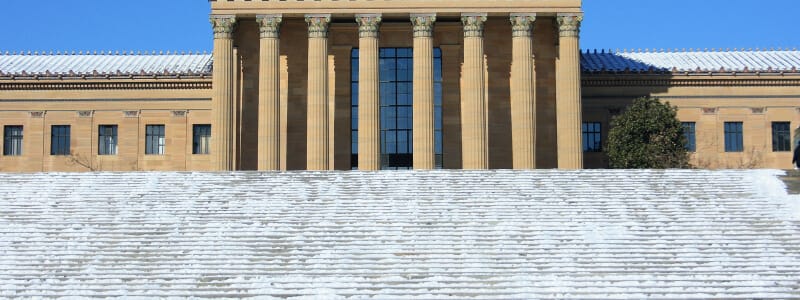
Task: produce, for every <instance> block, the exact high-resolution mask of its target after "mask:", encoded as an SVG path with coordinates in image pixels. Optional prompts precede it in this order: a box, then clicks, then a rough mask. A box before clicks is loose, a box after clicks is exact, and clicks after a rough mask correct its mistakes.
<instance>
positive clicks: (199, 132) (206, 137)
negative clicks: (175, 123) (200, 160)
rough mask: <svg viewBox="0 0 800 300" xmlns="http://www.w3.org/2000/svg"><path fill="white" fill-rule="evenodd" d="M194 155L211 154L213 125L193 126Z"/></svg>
mask: <svg viewBox="0 0 800 300" xmlns="http://www.w3.org/2000/svg"><path fill="white" fill-rule="evenodd" d="M192 154H193V155H209V154H211V124H192Z"/></svg>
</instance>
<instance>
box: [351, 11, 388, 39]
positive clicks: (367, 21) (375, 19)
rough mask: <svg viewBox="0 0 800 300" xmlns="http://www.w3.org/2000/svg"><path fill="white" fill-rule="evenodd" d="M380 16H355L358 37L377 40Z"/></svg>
mask: <svg viewBox="0 0 800 300" xmlns="http://www.w3.org/2000/svg"><path fill="white" fill-rule="evenodd" d="M381 20H382V18H381V15H380V14H360V15H356V23H358V37H362V38H377V37H378V35H379V34H380V28H381Z"/></svg>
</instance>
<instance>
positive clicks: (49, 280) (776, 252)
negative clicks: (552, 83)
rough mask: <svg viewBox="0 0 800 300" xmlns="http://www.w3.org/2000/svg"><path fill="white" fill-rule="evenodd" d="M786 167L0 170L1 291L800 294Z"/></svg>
mask: <svg viewBox="0 0 800 300" xmlns="http://www.w3.org/2000/svg"><path fill="white" fill-rule="evenodd" d="M777 174H778V172H776V171H678V170H674V171H648V170H645V171H609V170H603V171H588V170H587V171H525V172H521V171H431V172H411V171H407V172H406V171H401V172H374V173H368V172H330V173H321V172H288V173H256V172H252V173H248V172H240V173H82V174H64V173H49V174H0V298H58V297H79V298H80V297H136V298H166V297H178V298H183V297H194V298H231V297H258V298H263V299H272V298H277V299H284V298H289V299H343V298H345V299H364V298H369V299H372V298H378V299H469V298H478V299H563V298H580V299H638V298H650V299H753V298H760V299H787V298H800V221H798V219H797V218H796V214H795V213H793V212H794V209H796V207H797V206H795V205H793V204H792V203H793V202H792V201H796V202H800V199H795V198H796V197H797V196H788V195H785V193H784V191H774V190H770V187H774V186H776V185H775V182H778V181H779V180H778V179H777V178H776V177H775V176H776V175H777ZM775 195H779V197H776V196H775ZM792 197H795V198H792Z"/></svg>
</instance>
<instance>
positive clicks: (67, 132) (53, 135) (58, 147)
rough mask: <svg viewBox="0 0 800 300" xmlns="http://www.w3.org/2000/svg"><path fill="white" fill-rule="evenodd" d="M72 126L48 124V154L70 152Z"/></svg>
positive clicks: (54, 154) (60, 154)
mask: <svg viewBox="0 0 800 300" xmlns="http://www.w3.org/2000/svg"><path fill="white" fill-rule="evenodd" d="M71 138H72V126H70V125H50V155H51V156H66V155H70V154H71V153H72V148H71V147H72V145H71V144H70V139H71Z"/></svg>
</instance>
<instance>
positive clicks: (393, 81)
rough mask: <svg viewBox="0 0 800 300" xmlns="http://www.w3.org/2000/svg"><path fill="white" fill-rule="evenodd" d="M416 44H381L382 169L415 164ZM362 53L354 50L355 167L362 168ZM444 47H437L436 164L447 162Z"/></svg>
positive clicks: (437, 166) (352, 103)
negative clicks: (443, 117) (360, 157)
mask: <svg viewBox="0 0 800 300" xmlns="http://www.w3.org/2000/svg"><path fill="white" fill-rule="evenodd" d="M413 60H414V58H413V49H412V48H380V49H379V72H380V78H379V79H380V86H379V88H380V142H381V148H380V151H381V169H384V170H397V169H411V168H412V166H413V151H412V150H413V142H414V138H413V109H412V107H413V102H414V99H413V95H414V93H413V91H414V87H413V83H414V82H413V81H414V80H413V77H414V70H413V68H414V61H413ZM358 67H359V53H358V49H353V50H352V52H351V68H350V69H351V74H352V75H351V78H350V82H351V89H350V94H351V109H350V113H351V122H352V123H351V125H350V129H351V144H350V147H351V152H350V153H351V156H350V157H351V168H352V169H358V122H359V120H358V96H359V95H358V86H359V82H358V80H359V74H358ZM442 82H443V80H442V50H441V49H440V48H433V84H434V86H433V93H434V95H433V96H434V98H433V100H434V152H435V153H434V155H435V167H436V168H437V169H440V168H442V167H443V162H444V156H443V155H444V147H443V142H442V141H443V140H442V139H443V136H442V127H443V126H442V124H443V123H442Z"/></svg>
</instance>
